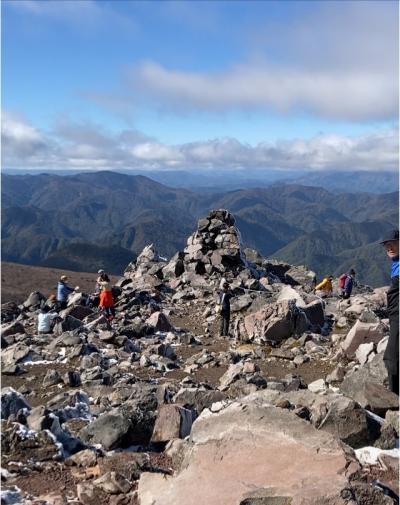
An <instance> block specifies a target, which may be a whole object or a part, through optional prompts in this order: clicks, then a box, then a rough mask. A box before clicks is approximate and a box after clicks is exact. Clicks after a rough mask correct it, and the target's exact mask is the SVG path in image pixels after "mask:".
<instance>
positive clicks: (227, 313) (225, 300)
mask: <svg viewBox="0 0 400 505" xmlns="http://www.w3.org/2000/svg"><path fill="white" fill-rule="evenodd" d="M231 298H233V293H232V292H231V291H230V290H229V284H228V283H227V282H224V284H223V287H222V292H221V293H220V294H219V304H220V307H221V312H220V316H221V326H220V331H219V334H220V336H221V337H228V336H229V320H230V317H231Z"/></svg>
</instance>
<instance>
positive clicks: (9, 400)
mask: <svg viewBox="0 0 400 505" xmlns="http://www.w3.org/2000/svg"><path fill="white" fill-rule="evenodd" d="M21 409H27V410H31V406H30V405H29V403H28V402H27V401H26V400H25V398H24V396H23V395H22V394H21V393H18V392H17V391H15V389H13V388H11V387H8V388H3V389H2V390H1V419H8V418H9V417H10V416H11V415H16V414H17V412H18V411H19V410H21Z"/></svg>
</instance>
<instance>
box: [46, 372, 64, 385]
mask: <svg viewBox="0 0 400 505" xmlns="http://www.w3.org/2000/svg"><path fill="white" fill-rule="evenodd" d="M60 382H62V378H61V375H60V374H59V373H58V372H57V370H48V371H47V372H46V375H45V376H44V379H43V387H48V386H54V385H55V384H59V383H60Z"/></svg>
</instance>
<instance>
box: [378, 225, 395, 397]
mask: <svg viewBox="0 0 400 505" xmlns="http://www.w3.org/2000/svg"><path fill="white" fill-rule="evenodd" d="M381 244H383V246H384V248H385V250H386V254H387V255H388V257H389V258H390V259H391V261H392V268H391V272H390V276H391V279H392V284H391V286H390V288H389V290H388V292H387V310H388V314H389V328H390V330H389V340H388V343H387V346H386V349H385V353H384V355H383V361H384V363H385V366H386V369H387V372H388V379H389V388H390V390H391V391H392V392H393V393H396V394H397V395H398V394H399V230H393V232H392V233H390V234H389V235H388V236H387V237H386V238H385V239H384V240H382V242H381Z"/></svg>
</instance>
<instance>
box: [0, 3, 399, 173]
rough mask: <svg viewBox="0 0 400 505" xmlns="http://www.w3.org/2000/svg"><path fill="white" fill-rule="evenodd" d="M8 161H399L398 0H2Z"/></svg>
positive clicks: (143, 164) (91, 164)
mask: <svg viewBox="0 0 400 505" xmlns="http://www.w3.org/2000/svg"><path fill="white" fill-rule="evenodd" d="M2 111H3V121H2V123H3V124H2V138H3V165H4V166H9V167H11V166H12V167H23V168H27V167H32V168H36V167H41V168H42V167H43V168H60V167H62V168H65V167H71V168H77V167H80V168H95V169H98V168H116V169H118V168H130V167H131V168H171V167H173V168H187V167H195V168H196V169H199V170H200V169H201V168H210V167H211V168H213V167H215V168H248V167H252V168H254V167H255V168H260V169H268V168H281V169H287V168H290V169H293V168H314V169H324V168H329V169H332V168H338V169H340V168H343V169H344V168H354V169H362V170H366V169H374V168H375V169H394V168H395V167H396V166H397V152H398V141H397V122H398V119H397V118H398V5H397V2H394V1H393V2H391V1H388V2H385V1H378V2H373V1H370V2H361V1H355V2H342V1H338V2H335V1H329V2H328V1H326V2H325V1H321V2H319V1H308V2H294V1H293V2H289V1H286V2H273V1H264V2H263V1H255V2H252V1H246V2H241V1H214V2H206V1H189V2H185V1H183V0H181V1H177V2H167V1H162V2H157V1H144V0H142V1H118V0H116V1H101V2H96V1H90V0H72V1H61V0H57V1H51V0H49V1H36V0H27V1H24V0H18V1H15V0H5V1H4V0H3V2H2Z"/></svg>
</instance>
